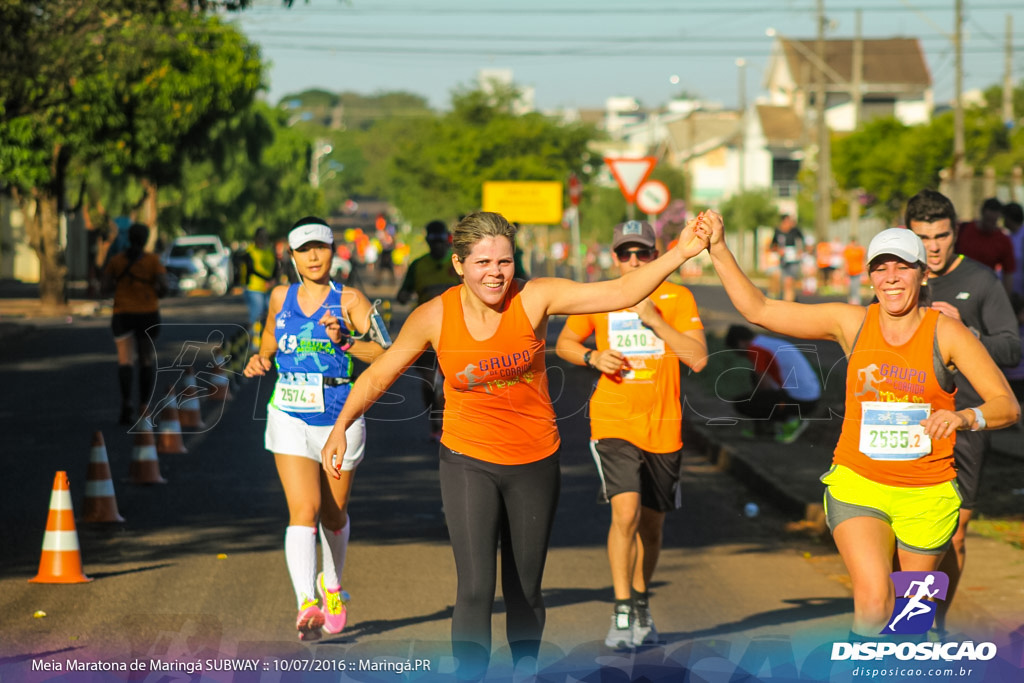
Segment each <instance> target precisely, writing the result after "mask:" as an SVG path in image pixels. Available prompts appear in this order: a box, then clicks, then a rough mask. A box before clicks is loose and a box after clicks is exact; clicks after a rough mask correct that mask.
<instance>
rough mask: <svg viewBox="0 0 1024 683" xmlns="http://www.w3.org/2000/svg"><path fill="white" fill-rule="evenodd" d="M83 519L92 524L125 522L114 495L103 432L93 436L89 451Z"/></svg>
mask: <svg viewBox="0 0 1024 683" xmlns="http://www.w3.org/2000/svg"><path fill="white" fill-rule="evenodd" d="M82 507H83V510H82V521H83V522H88V523H90V524H94V523H101V522H123V521H124V517H122V516H121V514H120V513H119V512H118V510H117V498H116V497H115V496H114V482H113V480H112V479H111V478H110V461H108V460H107V446H106V444H105V443H104V442H103V432H96V433H95V434H93V436H92V449H91V450H90V451H89V469H88V471H87V472H86V476H85V500H84V503H83V506H82Z"/></svg>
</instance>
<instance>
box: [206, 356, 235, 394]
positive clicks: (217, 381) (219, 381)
mask: <svg viewBox="0 0 1024 683" xmlns="http://www.w3.org/2000/svg"><path fill="white" fill-rule="evenodd" d="M226 364H227V361H225V360H224V354H223V353H222V352H221V350H220V348H219V347H218V348H216V349H214V350H213V372H212V373H211V374H210V384H212V385H213V393H212V394H210V400H211V401H220V402H224V401H230V400H231V380H230V379H229V378H228V374H227V373H226V372H224V366H225V365H226Z"/></svg>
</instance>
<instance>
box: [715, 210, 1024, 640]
mask: <svg viewBox="0 0 1024 683" xmlns="http://www.w3.org/2000/svg"><path fill="white" fill-rule="evenodd" d="M705 223H706V225H707V227H708V228H709V229H710V230H711V239H710V246H709V251H710V253H711V262H712V264H713V265H714V267H715V271H716V272H717V273H718V276H719V277H720V278H721V280H722V283H723V284H724V285H725V289H726V292H727V293H728V295H729V298H730V299H731V300H732V302H733V305H735V306H736V309H737V310H738V311H739V312H740V314H741V315H743V317H744V318H746V319H747V320H748V321H749V322H751V323H753V324H756V325H761V326H763V327H765V328H767V329H769V330H771V331H773V332H776V333H779V334H784V335H787V336H791V337H797V338H800V339H828V340H833V341H836V342H838V343H839V344H840V346H842V348H843V350H844V352H845V353H846V357H847V374H846V411H845V415H844V419H843V424H842V433H841V434H840V437H839V442H838V443H837V445H836V449H835V452H834V456H833V461H832V467H831V468H830V469H829V471H828V472H827V473H825V475H823V476H822V479H821V480H822V482H823V483H824V484H825V485H826V490H825V511H826V521H827V522H828V525H829V528H830V529H831V530H832V537H833V539H834V540H835V543H836V547H837V548H838V549H839V554H840V555H841V557H842V558H843V561H844V563H845V564H846V568H847V570H848V571H849V574H850V580H851V582H852V586H853V604H854V614H853V624H852V629H851V633H850V636H849V638H850V639H851V640H874V639H876V638H878V636H879V634H881V633H882V632H883V630H884V629H885V628H886V626H887V625H888V624H889V623H890V621H891V620H892V618H893V617H894V616H895V615H893V608H894V605H895V599H894V595H893V588H892V587H893V583H892V578H891V575H892V571H893V564H894V551H895V556H896V557H895V559H896V561H898V564H899V567H900V568H901V569H902V570H904V571H935V570H937V569H938V566H939V561H940V560H941V558H942V555H943V554H944V553H945V552H946V550H947V549H948V547H949V545H950V539H951V538H952V537H953V534H954V533H955V532H956V529H957V524H958V519H959V508H960V495H959V493H958V491H957V487H956V485H955V482H954V480H955V479H956V469H955V466H954V460H953V443H954V441H955V440H956V434H957V433H958V432H959V433H963V432H965V431H971V430H981V429H1001V428H1003V427H1006V426H1008V425H1011V424H1013V423H1014V422H1016V421H1017V418H1018V416H1019V411H1020V408H1019V406H1018V404H1017V402H1016V401H1015V400H1014V399H1013V396H1012V394H1011V393H1010V387H1009V385H1008V384H1007V382H1006V378H1005V377H1003V374H1002V373H1001V372H1000V371H999V368H998V367H997V366H996V364H995V363H994V362H993V361H992V359H991V358H990V357H989V355H988V353H987V352H986V351H985V347H984V346H983V345H982V343H981V342H980V341H979V340H978V338H977V337H975V336H974V334H972V333H971V331H970V330H968V329H967V327H965V326H964V325H963V324H962V323H960V322H959V321H957V320H955V319H953V318H951V317H949V316H945V315H942V314H940V313H939V312H938V311H937V310H935V309H930V308H926V307H923V306H921V298H920V297H921V286H922V285H923V284H924V283H925V282H926V281H927V280H928V277H929V269H928V259H927V256H926V253H925V249H924V244H922V242H921V240H920V238H918V237H917V236H916V235H915V234H914V233H913V232H911V231H910V230H907V229H904V228H891V229H888V230H883V231H882V232H880V233H879V234H878V235H876V236H875V237H874V238H873V239H872V240H871V243H870V244H869V245H868V250H867V259H868V274H869V276H870V279H871V284H872V286H873V287H874V289H875V291H876V293H877V296H878V299H879V301H878V303H873V304H871V305H870V306H868V307H867V308H866V309H865V308H863V307H861V306H852V305H850V304H845V303H822V304H797V303H792V302H788V301H777V300H772V299H769V298H767V297H765V296H764V294H763V293H762V292H761V291H760V290H759V289H758V288H757V287H756V286H755V285H754V283H753V282H751V281H750V279H749V278H748V277H747V276H746V274H744V272H743V271H742V270H741V269H740V267H739V265H738V264H737V263H736V260H735V258H734V257H733V255H732V253H731V252H730V251H729V248H728V246H727V245H726V243H725V239H724V226H723V225H722V222H721V218H720V217H719V216H718V215H717V214H714V213H712V214H711V215H710V216H706V217H705ZM956 371H959V372H962V373H964V374H965V375H966V376H967V379H968V380H969V381H970V382H971V384H972V385H973V386H974V388H975V389H977V390H978V393H979V394H980V396H981V401H982V403H981V404H980V405H972V406H970V407H968V408H967V409H961V410H957V408H956V406H955V389H956V388H955V384H954V379H953V376H954V374H955V372H956ZM869 375H870V377H871V380H872V381H871V382H870V383H868V382H867V377H868V376H869ZM878 402H884V403H885V404H886V407H885V409H880V407H879V406H878ZM893 416H896V417H897V418H900V417H901V416H902V419H901V420H900V421H899V422H896V423H894V422H893V420H892V419H891V418H892V417H893ZM883 433H884V434H885V436H886V438H885V439H882V438H881V436H880V435H881V434H883Z"/></svg>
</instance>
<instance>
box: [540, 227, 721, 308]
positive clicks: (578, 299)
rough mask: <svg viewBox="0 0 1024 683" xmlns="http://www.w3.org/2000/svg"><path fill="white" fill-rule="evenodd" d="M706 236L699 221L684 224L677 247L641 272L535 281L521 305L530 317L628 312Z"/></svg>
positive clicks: (703, 245) (693, 252)
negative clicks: (593, 278)
mask: <svg viewBox="0 0 1024 683" xmlns="http://www.w3.org/2000/svg"><path fill="white" fill-rule="evenodd" d="M707 239H708V232H707V230H706V229H705V228H704V226H703V225H702V223H701V220H700V218H699V217H698V218H694V219H692V220H690V222H689V223H687V224H686V227H685V228H684V229H683V232H682V233H681V234H680V235H679V242H678V244H677V245H676V246H675V247H674V248H673V249H672V250H670V251H668V252H667V253H665V254H664V255H662V256H660V257H658V258H657V259H655V260H654V261H651V262H650V263H648V264H646V265H645V266H643V267H642V268H637V269H636V270H634V271H632V272H629V273H626V274H625V275H623V276H622V277H619V278H615V279H614V280H605V281H603V282H585V283H584V282H574V281H572V280H566V279H562V278H538V279H536V280H530V281H529V282H528V283H527V284H526V285H525V286H524V287H523V302H524V304H525V305H526V306H527V310H528V312H529V313H530V317H531V319H533V320H535V321H536V320H538V319H539V318H541V317H543V316H548V315H571V314H574V313H602V312H604V311H616V310H619V309H621V308H628V307H629V306H633V305H634V304H637V303H639V302H640V301H642V300H643V299H644V297H646V296H648V295H649V294H650V293H651V292H653V291H654V290H655V289H656V288H657V286H658V285H659V284H661V283H662V282H663V281H664V280H665V278H667V277H668V276H669V275H670V274H672V273H673V272H675V271H676V270H678V269H679V267H680V266H682V265H683V264H684V263H686V262H687V261H688V260H689V259H691V258H693V257H694V256H696V255H697V254H699V253H700V252H702V251H704V249H705V248H707Z"/></svg>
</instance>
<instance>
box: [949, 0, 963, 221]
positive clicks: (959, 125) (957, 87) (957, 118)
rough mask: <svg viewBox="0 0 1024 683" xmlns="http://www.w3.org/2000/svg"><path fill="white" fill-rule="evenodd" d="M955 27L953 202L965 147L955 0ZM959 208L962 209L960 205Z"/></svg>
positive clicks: (959, 3)
mask: <svg viewBox="0 0 1024 683" xmlns="http://www.w3.org/2000/svg"><path fill="white" fill-rule="evenodd" d="M955 21H956V27H955V30H954V31H953V53H954V76H953V168H952V169H951V170H952V173H951V176H952V177H951V178H950V180H951V181H952V182H953V190H954V192H953V194H954V202H956V201H958V200H959V201H963V198H962V197H961V196H960V195H961V191H960V188H961V185H962V183H961V176H962V175H963V166H964V156H965V151H964V150H965V147H966V145H965V144H964V105H963V91H964V51H963V22H964V3H963V0H956V19H955ZM959 208H960V210H961V211H962V210H963V208H964V207H963V206H962V205H961V206H960V207H959Z"/></svg>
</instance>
